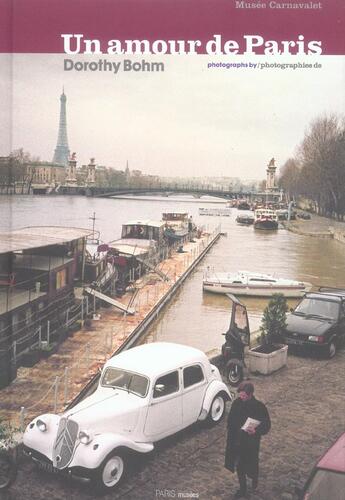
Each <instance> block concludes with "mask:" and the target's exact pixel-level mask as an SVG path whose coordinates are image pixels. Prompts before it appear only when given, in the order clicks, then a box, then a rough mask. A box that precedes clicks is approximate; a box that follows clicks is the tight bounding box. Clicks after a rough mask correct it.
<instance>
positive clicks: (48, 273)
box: [0, 226, 90, 388]
mask: <svg viewBox="0 0 345 500" xmlns="http://www.w3.org/2000/svg"><path fill="white" fill-rule="evenodd" d="M89 232H90V231H88V230H85V229H79V228H64V227H52V226H49V227H40V226H36V227H27V228H23V229H18V230H15V231H11V232H6V233H0V356H2V357H3V358H4V361H3V362H1V361H0V365H1V368H0V388H1V387H4V386H5V385H7V384H8V383H9V382H10V381H11V376H10V373H11V366H12V365H13V358H14V364H15V365H17V364H18V361H19V362H20V356H21V354H22V353H23V352H24V351H25V350H27V349H29V348H30V347H32V345H34V344H35V343H37V342H38V335H36V333H37V331H38V330H39V329H40V333H41V334H42V333H43V334H44V333H45V331H46V329H47V328H50V326H51V327H53V326H54V324H55V323H59V322H61V319H62V318H63V317H64V315H65V313H66V308H68V306H70V305H71V304H73V303H74V293H73V290H74V283H75V281H76V280H82V279H83V275H84V268H85V246H86V238H87V236H88V234H89ZM48 322H50V323H49V325H50V326H47V325H48ZM13 349H14V350H15V355H13ZM12 371H13V370H12ZM12 378H13V377H12Z"/></svg>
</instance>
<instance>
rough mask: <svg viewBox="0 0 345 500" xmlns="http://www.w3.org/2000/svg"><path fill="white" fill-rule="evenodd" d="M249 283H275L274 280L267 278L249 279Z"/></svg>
mask: <svg viewBox="0 0 345 500" xmlns="http://www.w3.org/2000/svg"><path fill="white" fill-rule="evenodd" d="M249 281H258V282H259V283H276V280H272V279H268V278H250V279H249Z"/></svg>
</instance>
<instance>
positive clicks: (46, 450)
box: [23, 413, 61, 460]
mask: <svg viewBox="0 0 345 500" xmlns="http://www.w3.org/2000/svg"><path fill="white" fill-rule="evenodd" d="M60 418H61V417H60V416H59V415H54V414H52V413H46V414H45V415H40V416H39V417H36V418H34V419H33V420H32V421H31V422H30V423H29V425H28V426H27V427H26V429H25V432H24V434H23V444H24V445H25V446H27V447H28V448H32V449H33V450H36V451H38V452H39V453H42V454H43V455H45V456H46V457H47V458H49V460H52V451H53V446H54V443H55V439H56V433H57V429H58V427H59V423H60ZM37 420H43V421H44V422H45V423H46V424H47V430H46V431H44V432H42V431H40V430H39V428H38V427H37V425H36V422H37Z"/></svg>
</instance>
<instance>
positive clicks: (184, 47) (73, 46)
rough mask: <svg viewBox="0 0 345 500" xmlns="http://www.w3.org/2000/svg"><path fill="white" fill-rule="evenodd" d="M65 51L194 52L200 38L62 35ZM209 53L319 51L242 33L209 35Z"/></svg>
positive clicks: (300, 42)
mask: <svg viewBox="0 0 345 500" xmlns="http://www.w3.org/2000/svg"><path fill="white" fill-rule="evenodd" d="M61 37H62V39H63V44H64V52H65V53H66V54H71V55H72V54H105V53H106V54H116V55H123V54H128V55H144V54H157V55H162V54H198V53H202V52H203V50H202V49H203V47H202V45H203V43H202V42H201V41H200V40H155V41H153V42H150V41H149V40H124V41H123V42H122V41H121V40H109V41H108V42H107V43H106V47H105V46H104V45H105V43H104V42H101V41H100V40H98V39H93V40H90V39H87V38H84V36H83V35H82V34H62V35H61ZM205 52H206V54H209V55H222V54H248V55H254V54H264V55H289V54H291V55H313V54H315V55H319V54H321V53H322V42H321V41H320V40H309V41H307V40H305V38H304V35H298V36H297V39H295V40H282V41H279V42H278V41H276V40H265V39H264V38H263V37H262V36H260V35H244V36H243V39H242V40H241V41H236V40H226V41H224V40H223V38H222V36H221V35H213V38H212V39H211V40H208V41H207V42H206V43H205Z"/></svg>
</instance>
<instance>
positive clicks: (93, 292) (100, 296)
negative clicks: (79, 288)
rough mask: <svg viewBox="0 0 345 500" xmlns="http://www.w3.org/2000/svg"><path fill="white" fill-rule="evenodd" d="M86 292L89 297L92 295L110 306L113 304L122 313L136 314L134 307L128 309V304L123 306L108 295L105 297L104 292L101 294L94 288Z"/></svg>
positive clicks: (87, 289)
mask: <svg viewBox="0 0 345 500" xmlns="http://www.w3.org/2000/svg"><path fill="white" fill-rule="evenodd" d="M85 292H86V293H88V294H89V295H92V296H94V297H97V298H98V299H100V300H103V301H104V302H107V303H108V304H111V305H112V306H114V307H117V309H120V310H121V311H124V312H125V313H127V314H134V313H135V309H134V308H133V307H128V306H126V304H122V303H121V302H119V301H118V300H115V299H112V298H111V297H109V296H108V295H105V294H104V293H102V292H99V291H98V290H94V289H93V288H89V287H87V288H85Z"/></svg>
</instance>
